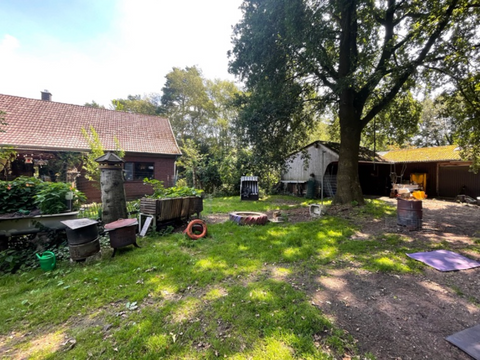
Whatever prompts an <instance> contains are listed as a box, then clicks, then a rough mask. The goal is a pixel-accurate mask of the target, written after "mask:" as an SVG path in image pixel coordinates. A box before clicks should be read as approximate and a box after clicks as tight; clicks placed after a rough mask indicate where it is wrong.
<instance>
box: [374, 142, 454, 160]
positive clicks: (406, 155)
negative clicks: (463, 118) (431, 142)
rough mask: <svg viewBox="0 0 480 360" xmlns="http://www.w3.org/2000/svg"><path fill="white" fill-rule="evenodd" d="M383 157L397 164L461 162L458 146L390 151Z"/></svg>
mask: <svg viewBox="0 0 480 360" xmlns="http://www.w3.org/2000/svg"><path fill="white" fill-rule="evenodd" d="M383 157H384V158H385V159H387V160H390V161H394V162H396V163H404V162H429V161H460V160H461V158H460V152H459V151H458V146H457V145H448V146H437V147H428V148H418V149H405V150H394V151H389V152H388V153H386V154H385V155H383Z"/></svg>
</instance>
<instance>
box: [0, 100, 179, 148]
mask: <svg viewBox="0 0 480 360" xmlns="http://www.w3.org/2000/svg"><path fill="white" fill-rule="evenodd" d="M0 110H1V111H4V112H6V115H5V121H6V123H7V125H6V126H4V127H3V129H4V130H5V132H0V145H11V146H14V147H16V148H29V149H51V150H70V151H75V150H76V151H88V150H90V147H89V145H88V143H87V141H86V140H85V138H84V137H83V134H82V128H84V129H86V130H89V129H90V126H93V127H94V128H95V130H96V132H97V133H98V135H99V138H100V140H101V142H102V144H103V147H104V149H105V150H115V149H116V146H115V140H114V138H115V137H116V138H117V139H118V140H119V142H120V146H121V148H122V149H123V150H124V151H125V152H136V153H148V154H166V155H180V154H181V151H180V149H179V147H178V145H177V142H176V140H175V137H174V135H173V132H172V128H171V126H170V122H169V121H168V119H166V118H162V117H158V116H151V115H141V114H131V113H127V112H121V111H114V110H105V109H95V108H91V107H86V106H79V105H70V104H63V103H58V102H54V101H44V100H35V99H27V98H23V97H18V96H10V95H2V94H0Z"/></svg>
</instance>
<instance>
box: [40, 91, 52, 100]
mask: <svg viewBox="0 0 480 360" xmlns="http://www.w3.org/2000/svg"><path fill="white" fill-rule="evenodd" d="M41 93H42V100H44V101H52V94H51V93H50V91H48V90H43V91H42V92H41Z"/></svg>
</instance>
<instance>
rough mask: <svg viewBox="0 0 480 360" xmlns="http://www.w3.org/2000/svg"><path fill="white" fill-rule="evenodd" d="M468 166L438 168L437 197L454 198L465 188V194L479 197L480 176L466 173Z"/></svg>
mask: <svg viewBox="0 0 480 360" xmlns="http://www.w3.org/2000/svg"><path fill="white" fill-rule="evenodd" d="M468 169H469V167H468V166H440V168H439V179H438V181H439V184H438V185H439V186H438V195H439V196H442V197H456V196H457V195H458V194H460V192H461V190H462V187H463V186H465V194H466V195H469V196H471V197H474V198H476V197H477V196H480V174H474V173H473V172H470V171H468Z"/></svg>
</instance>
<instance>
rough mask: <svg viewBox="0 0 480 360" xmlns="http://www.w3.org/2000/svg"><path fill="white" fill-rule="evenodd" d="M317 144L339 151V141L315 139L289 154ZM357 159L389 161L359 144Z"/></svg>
mask: <svg viewBox="0 0 480 360" xmlns="http://www.w3.org/2000/svg"><path fill="white" fill-rule="evenodd" d="M318 145H323V146H325V147H326V148H328V149H330V150H331V151H333V152H334V153H335V154H337V155H338V153H339V152H340V143H336V142H329V141H320V140H317V141H314V142H312V143H310V144H308V145H305V146H304V147H303V148H301V149H300V150H297V151H295V152H294V153H292V154H290V155H289V156H291V155H294V154H297V153H299V152H300V151H302V150H304V149H307V148H309V147H311V146H317V147H318ZM358 161H362V162H370V161H372V162H373V161H375V162H389V161H388V160H386V159H384V158H383V157H382V156H380V155H379V154H378V153H375V152H374V151H372V150H369V149H367V148H365V147H362V146H360V149H359V152H358Z"/></svg>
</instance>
